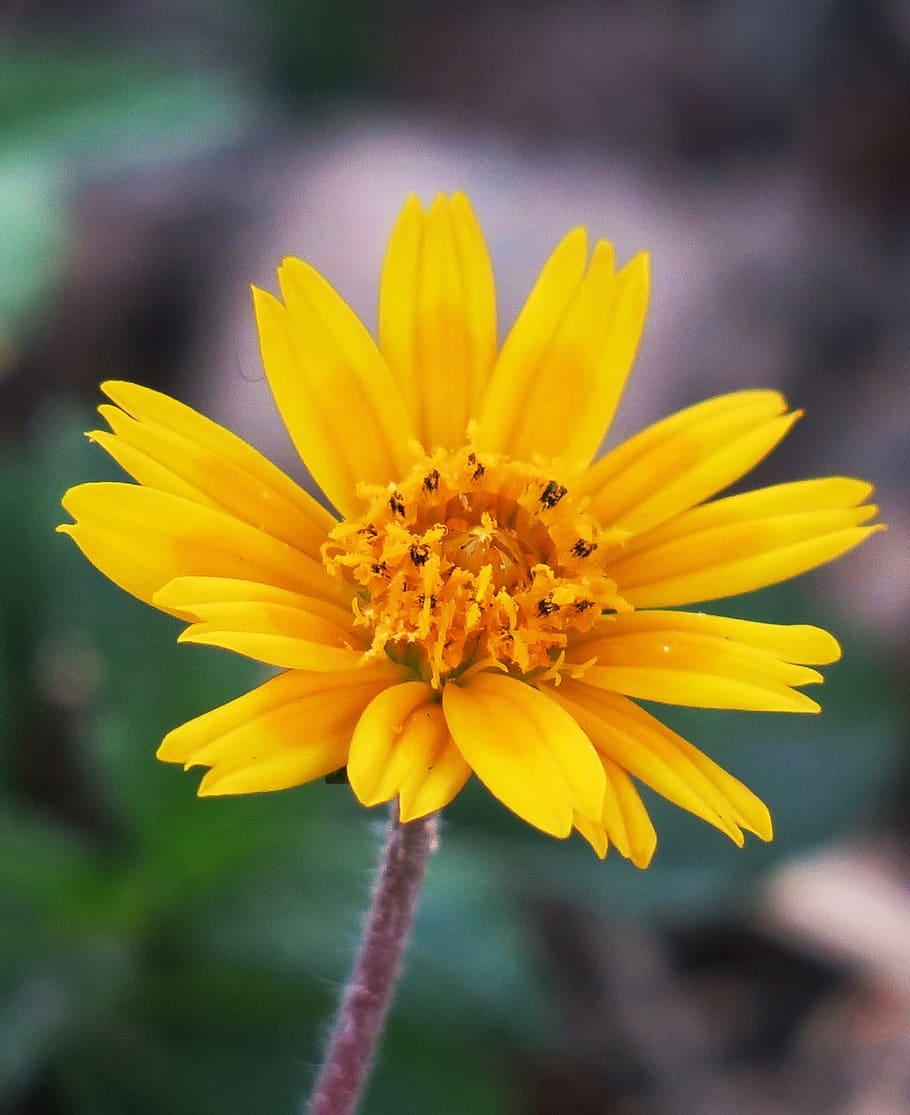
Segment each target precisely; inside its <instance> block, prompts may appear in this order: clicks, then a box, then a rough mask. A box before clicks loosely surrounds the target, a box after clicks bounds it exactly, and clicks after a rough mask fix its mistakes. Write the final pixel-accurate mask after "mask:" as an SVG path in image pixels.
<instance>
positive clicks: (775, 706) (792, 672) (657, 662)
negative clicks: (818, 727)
mask: <svg viewBox="0 0 910 1115" xmlns="http://www.w3.org/2000/svg"><path fill="white" fill-rule="evenodd" d="M585 651H586V654H587V655H588V657H590V658H594V659H596V663H595V664H594V665H593V666H589V667H588V668H587V669H586V670H585V672H584V680H585V682H586V683H587V684H588V685H591V686H596V687H597V688H598V689H608V690H610V691H612V692H614V693H624V694H626V696H629V697H639V698H641V699H642V700H648V701H661V702H663V703H664V704H673V705H686V706H689V707H692V708H720V709H743V710H747V711H748V710H751V711H757V712H818V711H819V706H818V705H817V704H816V702H815V701H813V700H811V699H810V698H809V697H806V696H805V695H804V694H803V693H800V692H798V691H797V690H795V689H792V688H791V686H795V685H810V684H814V683H818V682H820V681H822V677H821V674H819V673H818V672H817V671H815V670H811V669H809V668H808V667H807V666H799V665H794V664H792V663H788V662H781V661H780V660H778V659H776V658H775V657H774V656H773V655H772V654H769V653H768V652H767V651H763V650H757V649H755V648H753V647H749V646H747V645H746V644H743V643H734V642H733V641H732V640H730V639H723V638H717V637H716V636H712V635H705V634H701V633H698V632H691V631H678V630H672V629H670V630H666V631H639V632H632V633H629V634H624V635H616V636H613V637H611V638H608V639H602V640H600V641H598V642H594V643H591V644H590V645H589V646H586V647H585Z"/></svg>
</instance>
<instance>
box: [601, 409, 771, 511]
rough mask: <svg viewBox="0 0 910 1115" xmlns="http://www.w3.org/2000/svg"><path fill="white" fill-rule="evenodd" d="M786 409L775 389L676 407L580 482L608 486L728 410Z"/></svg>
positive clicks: (760, 414)
mask: <svg viewBox="0 0 910 1115" xmlns="http://www.w3.org/2000/svg"><path fill="white" fill-rule="evenodd" d="M786 409H787V404H786V401H785V399H784V397H783V395H781V394H780V392H778V391H766V390H751V391H732V392H730V393H729V394H726V395H714V396H713V397H712V398H710V399H704V400H702V401H701V402H700V403H696V404H695V405H694V406H690V407H686V408H685V409H684V410H678V411H676V413H675V414H671V415H670V416H669V417H667V418H663V419H661V421H660V422H655V423H653V424H652V425H650V426H646V427H645V429H643V430H641V431H640V432H639V433H637V434H635V435H634V436H633V437H630V438H627V439H626V440H625V441H623V442H621V443H620V444H619V445H617V446H616V447H615V448H614V449H611V450H610V451H609V452H608V453H605V454H604V455H603V457H601V458H600V460H598V461H597V462H595V463H594V464H593V465H591V467H590V469H589V470H588V472H587V474H586V476H585V479H584V481H583V484H584V490H585V491H586V492H595V491H597V490H599V489H600V488H603V487H604V486H605V485H607V484H608V483H609V482H610V481H611V480H612V479H613V478H614V477H615V476H618V475H619V473H620V472H623V471H625V470H626V469H628V468H629V467H631V466H632V465H633V464H634V463H635V462H636V461H637V460H639V458H642V457H646V456H649V455H650V454H651V453H652V452H653V451H654V450H655V449H659V448H660V446H661V445H663V444H664V443H665V442H667V441H671V440H672V439H674V438H675V437H676V436H677V435H678V434H682V433H685V432H686V431H687V430H695V429H698V428H699V427H701V426H703V425H704V424H705V423H710V422H712V421H713V419H714V418H716V417H719V416H720V415H722V414H724V413H725V412H727V411H730V412H748V413H751V414H754V415H755V416H756V417H757V418H760V419H764V418H773V417H774V416H775V415H778V414H783V412H784V411H785V410H786Z"/></svg>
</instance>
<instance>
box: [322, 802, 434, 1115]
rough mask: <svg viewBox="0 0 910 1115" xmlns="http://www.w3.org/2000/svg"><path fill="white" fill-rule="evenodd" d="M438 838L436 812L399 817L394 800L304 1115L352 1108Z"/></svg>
mask: <svg viewBox="0 0 910 1115" xmlns="http://www.w3.org/2000/svg"><path fill="white" fill-rule="evenodd" d="M437 842H438V814H433V815H431V816H429V817H422V818H420V819H419V820H416V821H411V822H409V823H407V824H402V822H401V821H400V820H399V818H398V807H397V804H395V803H393V805H392V808H391V812H390V823H389V830H388V835H387V837H386V840H385V845H384V847H383V851H382V855H381V858H380V861H379V872H378V876H377V879H376V885H375V887H374V889H373V900H372V903H371V905H370V909H369V911H368V912H367V915H366V918H365V920H364V928H363V935H362V937H361V940H360V946H359V950H358V953H357V959H356V961H355V964H354V970H353V972H352V973H351V978H350V980H349V981H348V984H347V986H346V987H345V989H344V993H343V995H342V999H341V1004H340V1006H339V1008H338V1014H337V1017H336V1019H335V1024H334V1026H333V1028H332V1033H331V1036H330V1038H329V1043H328V1048H327V1050H326V1055H325V1060H324V1062H323V1065H322V1068H321V1069H320V1071H319V1076H318V1077H317V1079H316V1084H315V1087H314V1089H313V1094H312V1097H311V1099H310V1102H309V1106H308V1107H307V1112H308V1115H351V1113H352V1112H354V1111H356V1110H357V1106H358V1103H359V1100H360V1098H361V1096H362V1094H363V1090H364V1088H365V1086H366V1082H367V1079H368V1077H369V1073H370V1069H371V1067H372V1064H373V1060H374V1057H375V1055H376V1046H377V1042H378V1039H379V1036H380V1034H381V1032H382V1027H383V1022H384V1021H385V1016H386V1014H387V1012H388V1009H389V1004H390V1003H391V1001H392V995H393V992H394V990H395V985H396V983H397V981H398V977H399V975H400V973H401V966H402V957H403V955H404V950H405V947H406V946H407V942H408V938H409V936H410V932H411V926H412V924H413V921H414V912H415V910H416V909H417V903H418V901H419V899H420V891H421V886H422V883H423V878H424V875H425V874H426V868H427V863H428V862H429V859H430V856H431V855H432V853H433V852H434V851H435V850H436V846H437Z"/></svg>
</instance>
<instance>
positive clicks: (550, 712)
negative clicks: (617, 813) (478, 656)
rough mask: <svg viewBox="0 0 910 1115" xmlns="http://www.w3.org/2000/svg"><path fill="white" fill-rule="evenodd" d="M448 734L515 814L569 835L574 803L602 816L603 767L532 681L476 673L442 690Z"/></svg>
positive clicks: (582, 737) (587, 813)
mask: <svg viewBox="0 0 910 1115" xmlns="http://www.w3.org/2000/svg"><path fill="white" fill-rule="evenodd" d="M443 709H444V711H445V715H446V720H447V722H448V725H449V730H450V732H451V733H452V738H453V739H454V740H455V743H456V745H457V747H458V749H459V751H461V753H462V755H463V756H464V758H465V759H466V760H467V763H468V765H469V766H470V767H471V769H472V770H473V771H474V772H475V773H476V775H477V776H478V778H479V779H480V780H481V782H483V783H484V785H485V786H486V787H487V788H488V789H489V790H490V792H491V793H492V794H493V795H494V796H495V797H497V798H499V800H500V801H501V802H503V804H504V805H506V806H508V808H509V809H511V810H512V811H513V812H515V813H517V814H518V816H519V817H521V818H523V819H524V820H526V821H528V822H529V823H530V824H532V825H535V826H536V827H537V828H540V829H542V830H543V831H544V832H548V833H551V834H552V835H553V836H567V835H568V834H569V832H570V831H571V828H572V812H573V809H575V810H577V811H578V812H580V813H581V814H582V815H583V816H585V817H588V818H589V819H590V820H595V821H597V820H599V819H600V816H601V812H602V808H603V794H604V781H605V779H604V773H603V768H602V766H601V765H600V763H599V762H598V760H597V755H596V754H595V752H594V749H593V747H592V746H591V743H590V741H589V740H588V739H587V738H586V737H585V734H584V732H583V731H582V730H581V729H580V728H579V726H578V725H577V724H576V723H575V722H574V721H573V720H572V718H571V717H570V716H568V715H566V714H565V713H564V712H563V711H562V710H561V709H558V708H557V707H556V706H555V705H553V704H552V702H550V701H548V700H547V699H546V698H545V697H544V696H543V695H542V694H541V693H540V692H538V691H537V690H536V689H533V688H531V686H528V685H525V684H523V683H522V682H519V681H516V680H515V679H513V678H508V677H503V676H501V675H495V674H486V673H478V674H474V675H472V676H471V677H470V678H469V679H468V681H467V683H466V684H465V685H458V684H449V685H447V686H446V687H445V689H444V690H443Z"/></svg>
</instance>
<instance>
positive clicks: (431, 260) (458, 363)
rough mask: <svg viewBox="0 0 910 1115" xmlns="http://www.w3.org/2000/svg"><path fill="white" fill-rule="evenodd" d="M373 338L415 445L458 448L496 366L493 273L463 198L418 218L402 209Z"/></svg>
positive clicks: (415, 206)
mask: <svg viewBox="0 0 910 1115" xmlns="http://www.w3.org/2000/svg"><path fill="white" fill-rule="evenodd" d="M379 337H380V345H381V348H382V352H383V355H384V356H385V358H386V360H387V361H388V364H389V367H390V368H391V369H392V372H393V374H394V375H395V378H396V379H397V381H398V383H399V385H400V386H401V390H402V393H403V395H404V397H405V400H406V402H407V406H408V412H409V414H410V416H411V421H412V423H413V426H414V429H415V430H416V431H417V433H418V435H419V437H420V438H421V440H422V442H423V444H424V445H425V446H426V447H427V448H435V447H437V446H443V447H446V448H454V447H456V446H459V445H463V444H464V440H465V430H466V427H467V423H468V421H469V420H470V419H471V418H476V417H477V414H478V412H479V409H480V402H481V400H482V398H483V394H484V391H485V389H486V384H487V380H488V379H489V375H490V370H491V368H492V366H493V361H494V359H495V356H496V296H495V288H494V283H493V269H492V265H491V263H490V257H489V253H488V251H487V247H486V244H485V242H484V238H483V233H482V232H481V230H480V227H479V225H478V223H477V220H476V218H475V217H474V214H473V212H472V210H471V206H470V203H469V202H468V200H467V198H466V197H465V196H464V194H455V195H453V197H452V198H451V200H450V199H449V198H447V197H445V196H444V195H442V194H440V195H439V196H438V197H437V198H436V200H435V201H434V203H433V205H432V206H431V208H430V211H429V213H427V214H424V211H423V207H422V206H421V204H420V202H419V201H418V200H417V198H416V197H414V196H411V197H410V198H409V199H408V201H407V202H406V204H405V206H404V209H403V210H402V212H401V215H400V217H399V219H398V222H397V224H396V226H395V229H394V231H393V233H392V237H391V240H390V242H389V248H388V252H387V254H386V260H385V265H384V268H383V274H382V287H381V291H380V301H379Z"/></svg>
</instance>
